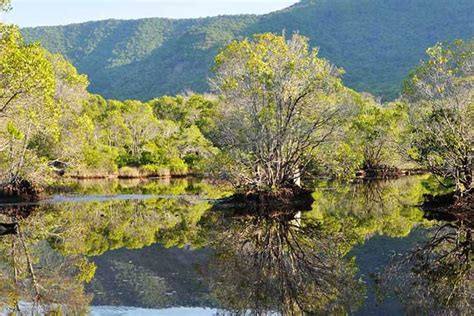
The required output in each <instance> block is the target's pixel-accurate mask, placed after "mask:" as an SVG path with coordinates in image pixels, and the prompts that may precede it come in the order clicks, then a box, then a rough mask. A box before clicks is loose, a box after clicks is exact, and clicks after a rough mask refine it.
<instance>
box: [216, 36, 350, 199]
mask: <svg viewBox="0 0 474 316" xmlns="http://www.w3.org/2000/svg"><path fill="white" fill-rule="evenodd" d="M214 72H215V76H214V78H213V79H212V81H211V83H212V85H213V88H214V90H215V91H216V92H217V93H218V94H219V95H220V96H221V97H222V102H221V104H220V113H219V118H218V120H217V121H218V123H217V132H216V134H215V135H214V140H215V142H216V143H217V144H218V145H220V147H221V148H222V149H223V151H224V153H225V154H226V155H227V157H228V158H230V161H231V163H232V165H233V168H232V170H231V172H232V173H233V178H234V179H235V180H236V184H237V185H238V186H241V187H245V188H246V189H250V188H252V189H257V190H278V189H281V188H285V187H292V186H294V182H295V179H296V178H298V177H299V176H298V175H299V174H300V173H301V172H303V171H304V170H305V168H306V166H307V165H308V163H309V162H310V160H311V158H310V157H311V155H309V153H311V152H312V151H313V150H314V149H315V148H316V147H318V146H319V145H320V144H322V143H324V142H327V141H328V140H330V139H331V136H332V135H333V134H334V132H335V130H336V129H337V125H338V124H337V120H338V117H339V116H340V115H341V112H342V107H341V106H340V105H341V98H340V96H339V93H340V92H343V91H344V87H343V85H342V83H341V81H340V79H339V75H340V74H341V73H342V71H341V70H340V69H338V68H336V67H334V66H333V65H331V64H330V63H329V62H327V61H326V60H324V59H321V58H319V57H318V50H317V49H313V50H309V45H308V40H307V38H305V37H303V36H301V35H299V34H294V35H293V36H292V37H291V38H290V39H289V40H287V39H286V38H285V37H284V36H277V35H274V34H271V33H266V34H260V35H255V36H254V38H253V40H249V39H245V40H243V41H241V42H237V41H234V42H232V43H231V44H230V45H229V46H228V47H227V48H225V49H224V50H223V51H221V52H220V53H219V54H218V55H217V57H216V60H215V66H214Z"/></svg>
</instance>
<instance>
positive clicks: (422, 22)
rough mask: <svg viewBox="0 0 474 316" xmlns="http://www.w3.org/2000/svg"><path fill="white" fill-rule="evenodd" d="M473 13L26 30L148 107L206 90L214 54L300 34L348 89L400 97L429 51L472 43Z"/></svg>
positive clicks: (469, 7)
mask: <svg viewBox="0 0 474 316" xmlns="http://www.w3.org/2000/svg"><path fill="white" fill-rule="evenodd" d="M472 11H474V7H473V2H472V1H471V0H457V1H445V0H387V1H379V0H360V1H354V0H332V1H301V2H300V3H298V4H295V5H293V6H291V7H289V8H287V9H284V10H280V11H277V12H273V13H270V14H267V15H262V16H252V15H241V16H219V17H212V18H203V19H191V20H189V19H186V20H171V19H161V18H152V19H141V20H133V21H118V20H107V21H101V22H88V23H82V24H75V25H68V26H55V27H38V28H27V29H24V30H22V32H23V34H24V35H25V36H26V38H27V39H28V40H29V41H34V40H40V41H41V42H42V44H43V45H44V46H45V47H46V48H47V49H49V50H50V51H52V52H58V53H62V54H64V55H65V56H67V58H68V59H69V60H71V61H72V62H73V63H74V65H76V66H77V67H78V69H79V70H80V71H81V72H83V73H87V74H88V75H89V77H90V80H91V89H92V91H93V92H95V93H99V94H102V95H104V96H106V97H107V98H116V99H129V98H135V99H140V100H149V99H152V98H155V97H157V96H160V95H165V94H176V93H181V92H183V91H186V90H192V91H197V92H203V91H206V90H208V85H207V77H208V76H209V75H210V72H209V69H210V67H211V65H212V63H213V56H214V55H215V54H216V52H217V51H218V50H219V49H220V48H222V47H224V46H225V45H227V44H228V43H229V42H230V41H231V40H233V39H241V38H242V37H246V36H247V37H248V36H251V35H252V34H256V33H263V32H274V33H276V34H281V32H282V31H283V30H285V31H286V32H287V33H288V34H291V33H293V32H295V31H299V32H300V33H301V34H302V35H304V36H307V37H308V38H310V39H311V45H312V46H313V47H314V46H319V47H321V50H320V52H321V56H323V57H326V58H328V59H330V60H331V61H332V62H333V63H334V64H336V65H337V66H339V67H343V68H344V69H346V70H347V75H346V76H345V78H344V79H345V83H346V84H347V85H348V86H350V87H352V88H354V89H356V90H359V91H368V92H370V93H371V94H374V95H376V96H382V97H383V98H384V99H393V98H396V97H397V96H398V95H399V93H400V90H401V82H402V80H403V79H404V78H405V77H406V74H407V73H408V71H409V69H411V68H412V67H413V66H414V65H416V64H417V63H418V62H419V60H420V59H422V57H423V53H424V50H425V49H426V47H429V46H432V45H433V44H434V43H435V42H437V41H446V40H454V39H455V38H464V39H468V38H471V37H473V36H474V33H473V30H474V28H473V24H472V14H471V12H472ZM441 21H442V22H441Z"/></svg>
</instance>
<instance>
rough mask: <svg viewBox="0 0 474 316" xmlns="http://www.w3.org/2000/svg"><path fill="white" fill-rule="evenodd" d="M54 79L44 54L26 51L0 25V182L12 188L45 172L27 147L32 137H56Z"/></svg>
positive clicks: (37, 49)
mask: <svg viewBox="0 0 474 316" xmlns="http://www.w3.org/2000/svg"><path fill="white" fill-rule="evenodd" d="M54 92H55V77H54V71H53V67H52V66H51V63H50V62H49V60H48V58H47V52H46V51H45V50H44V49H43V48H41V47H40V46H39V45H38V44H31V45H27V44H24V43H23V39H22V37H21V35H20V32H19V30H18V29H17V28H16V27H13V26H6V25H0V165H1V170H2V172H0V177H1V178H2V182H3V183H4V184H5V183H6V184H12V185H14V186H15V184H17V183H18V182H19V181H21V180H22V179H25V178H29V179H30V180H31V179H32V178H35V176H36V175H38V174H40V173H41V172H42V171H43V170H44V167H45V164H44V163H43V161H41V158H40V157H39V156H38V155H37V153H36V151H35V149H34V148H31V147H30V143H31V141H32V140H33V139H35V137H36V136H37V135H39V134H40V133H41V134H45V133H46V134H49V135H51V136H52V137H53V138H55V137H57V136H58V125H57V118H58V107H57V103H56V102H54V98H53V97H54Z"/></svg>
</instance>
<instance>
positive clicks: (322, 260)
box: [204, 208, 364, 315]
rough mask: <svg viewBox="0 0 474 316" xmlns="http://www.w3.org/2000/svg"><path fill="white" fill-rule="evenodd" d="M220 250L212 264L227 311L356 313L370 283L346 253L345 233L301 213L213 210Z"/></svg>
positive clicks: (211, 236)
mask: <svg viewBox="0 0 474 316" xmlns="http://www.w3.org/2000/svg"><path fill="white" fill-rule="evenodd" d="M209 214H210V216H212V219H211V218H208V219H207V220H206V222H207V223H208V224H207V225H210V226H209V227H208V229H205V232H206V233H207V234H208V235H207V236H206V239H207V240H209V241H211V244H210V247H211V248H212V249H213V250H214V252H215V256H214V258H213V259H212V260H211V263H210V265H209V266H208V268H207V269H206V270H205V272H204V274H205V278H206V279H207V282H208V283H209V287H210V291H211V293H212V294H211V295H212V296H213V297H214V298H215V300H216V301H217V304H218V305H220V306H222V308H223V309H225V310H227V311H230V312H223V313H222V314H231V315H234V314H236V315H238V314H249V313H250V314H255V315H266V314H272V313H275V312H279V313H282V314H284V315H293V314H301V313H311V314H315V313H318V314H319V313H320V314H327V313H330V314H334V313H336V314H338V313H346V312H350V311H354V310H355V309H357V307H358V306H359V304H360V303H361V302H362V297H363V294H364V287H363V285H362V284H361V282H360V281H358V280H357V279H356V278H355V274H356V267H355V264H354V262H353V261H350V260H346V259H344V258H343V256H344V253H343V251H342V250H341V249H343V248H345V247H341V245H342V244H344V243H345V240H344V236H342V235H337V234H336V235H334V234H333V235H327V234H324V233H323V230H321V227H320V224H319V223H318V222H317V221H314V220H309V219H307V220H304V219H302V218H301V212H295V211H291V210H289V211H285V210H273V211H270V212H268V211H266V212H265V213H260V214H248V213H247V214H242V213H239V214H232V215H229V210H225V211H223V210H219V209H216V208H215V209H214V210H213V211H212V212H210V213H209Z"/></svg>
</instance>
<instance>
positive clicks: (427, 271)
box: [379, 219, 474, 315]
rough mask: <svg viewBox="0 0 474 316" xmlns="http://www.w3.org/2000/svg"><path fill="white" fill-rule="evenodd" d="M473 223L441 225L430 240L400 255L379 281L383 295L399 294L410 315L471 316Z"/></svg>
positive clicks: (473, 278)
mask: <svg viewBox="0 0 474 316" xmlns="http://www.w3.org/2000/svg"><path fill="white" fill-rule="evenodd" d="M472 224H473V223H472V221H470V220H466V219H464V220H458V221H454V222H450V223H445V224H440V225H438V226H436V227H434V228H433V229H431V230H430V233H429V235H430V236H429V238H428V240H427V241H425V242H424V243H421V244H420V245H419V246H417V247H416V248H415V249H413V250H412V251H410V252H408V253H406V254H398V255H397V256H396V257H395V258H394V260H393V262H392V264H391V265H390V266H389V267H388V268H387V269H386V270H385V272H384V273H383V274H382V275H381V276H380V278H379V281H380V289H381V290H382V292H381V293H382V294H384V295H388V294H394V295H396V296H397V297H398V298H399V299H400V301H401V302H402V303H403V305H404V306H405V310H406V312H407V314H409V315H428V314H429V315H472V314H473V313H474V308H473V306H474V269H473V266H472V263H473V260H472V253H473V250H474V242H473V239H472V229H473V226H472ZM407 288H409V289H410V290H409V291H407Z"/></svg>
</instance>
